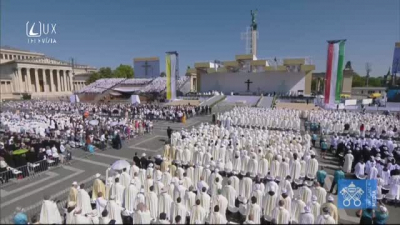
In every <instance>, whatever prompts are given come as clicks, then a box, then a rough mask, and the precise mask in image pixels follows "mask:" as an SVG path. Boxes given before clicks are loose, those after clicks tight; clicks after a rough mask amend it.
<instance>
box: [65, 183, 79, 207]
mask: <svg viewBox="0 0 400 225" xmlns="http://www.w3.org/2000/svg"><path fill="white" fill-rule="evenodd" d="M77 198H78V183H77V182H76V181H74V182H73V183H72V187H71V189H70V190H69V194H68V200H67V201H68V202H75V203H76V201H77Z"/></svg>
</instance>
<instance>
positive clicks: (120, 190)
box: [110, 177, 125, 206]
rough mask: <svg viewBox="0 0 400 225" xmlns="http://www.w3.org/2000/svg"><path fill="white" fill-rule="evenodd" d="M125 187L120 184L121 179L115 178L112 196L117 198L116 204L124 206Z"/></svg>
mask: <svg viewBox="0 0 400 225" xmlns="http://www.w3.org/2000/svg"><path fill="white" fill-rule="evenodd" d="M124 191H125V186H124V185H122V184H121V183H120V182H119V178H118V177H117V178H115V184H114V185H113V186H112V188H111V193H110V194H111V195H113V196H114V197H115V202H116V203H117V204H119V205H120V206H122V203H123V202H124Z"/></svg>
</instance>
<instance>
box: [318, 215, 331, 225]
mask: <svg viewBox="0 0 400 225" xmlns="http://www.w3.org/2000/svg"><path fill="white" fill-rule="evenodd" d="M315 224H336V221H335V219H333V217H332V216H331V215H329V214H326V215H319V216H318V218H317V221H315Z"/></svg>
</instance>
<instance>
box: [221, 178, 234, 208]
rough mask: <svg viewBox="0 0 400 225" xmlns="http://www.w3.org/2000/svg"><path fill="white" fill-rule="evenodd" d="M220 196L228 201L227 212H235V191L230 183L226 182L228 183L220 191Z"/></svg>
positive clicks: (229, 181)
mask: <svg viewBox="0 0 400 225" xmlns="http://www.w3.org/2000/svg"><path fill="white" fill-rule="evenodd" d="M222 195H223V196H225V198H226V199H227V200H228V210H229V212H236V206H235V201H236V196H237V195H236V190H235V188H233V186H232V181H231V180H228V183H227V184H226V185H225V186H224V187H223V189H222Z"/></svg>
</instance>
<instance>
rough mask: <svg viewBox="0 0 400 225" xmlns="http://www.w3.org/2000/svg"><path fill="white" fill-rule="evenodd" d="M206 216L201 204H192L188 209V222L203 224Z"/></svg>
mask: <svg viewBox="0 0 400 225" xmlns="http://www.w3.org/2000/svg"><path fill="white" fill-rule="evenodd" d="M206 216H207V212H206V210H205V209H204V208H203V207H202V206H201V205H196V206H193V208H192V210H191V211H190V224H204V221H205V218H206Z"/></svg>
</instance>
